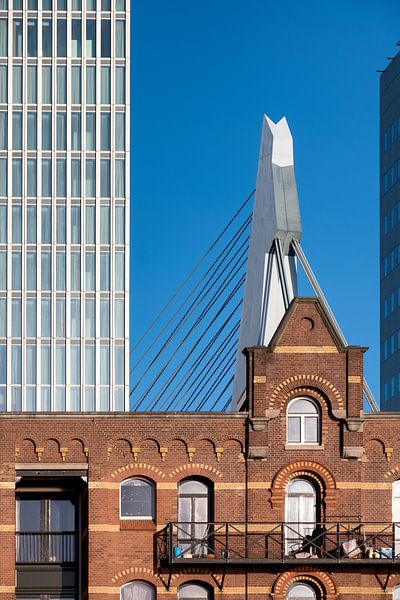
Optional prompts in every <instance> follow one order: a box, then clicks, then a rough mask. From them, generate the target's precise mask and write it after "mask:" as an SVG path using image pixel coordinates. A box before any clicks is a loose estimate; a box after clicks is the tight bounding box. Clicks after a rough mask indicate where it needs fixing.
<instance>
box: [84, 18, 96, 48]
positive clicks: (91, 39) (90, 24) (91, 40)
mask: <svg viewBox="0 0 400 600" xmlns="http://www.w3.org/2000/svg"><path fill="white" fill-rule="evenodd" d="M95 56H96V21H95V19H87V20H86V57H87V58H94V57H95Z"/></svg>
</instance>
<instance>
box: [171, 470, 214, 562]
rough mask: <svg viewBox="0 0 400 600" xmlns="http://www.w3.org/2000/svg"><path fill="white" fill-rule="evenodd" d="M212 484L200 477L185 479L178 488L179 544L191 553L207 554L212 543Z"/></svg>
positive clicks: (187, 553) (184, 554)
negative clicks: (210, 535)
mask: <svg viewBox="0 0 400 600" xmlns="http://www.w3.org/2000/svg"><path fill="white" fill-rule="evenodd" d="M210 489H211V486H210V484H209V483H207V482H205V481H202V480H200V479H185V480H183V481H181V482H180V484H179V490H178V520H179V529H178V544H179V546H180V547H181V548H182V549H183V550H184V553H183V557H185V556H186V557H188V555H189V554H195V555H197V556H202V555H203V554H207V552H208V546H209V543H210V537H209V534H210V531H211V526H210V522H211V521H212V516H211V508H212V507H211V493H210Z"/></svg>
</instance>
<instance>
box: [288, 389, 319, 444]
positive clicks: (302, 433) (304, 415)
mask: <svg viewBox="0 0 400 600" xmlns="http://www.w3.org/2000/svg"><path fill="white" fill-rule="evenodd" d="M298 400H304V401H306V402H309V403H310V404H312V405H313V406H314V407H315V409H316V418H317V441H316V442H309V441H306V440H305V421H306V419H307V418H308V417H312V418H313V419H315V414H312V413H293V414H292V415H291V414H290V413H289V410H290V406H291V405H292V404H294V403H295V402H297V401H298ZM291 417H297V418H299V417H300V441H295V442H293V441H291V440H289V419H290V418H291ZM286 444H287V445H290V446H320V445H321V410H320V407H319V406H318V404H317V403H316V402H314V400H312V399H311V398H308V397H306V396H298V397H296V398H293V399H292V400H291V401H290V402H289V404H288V405H287V408H286Z"/></svg>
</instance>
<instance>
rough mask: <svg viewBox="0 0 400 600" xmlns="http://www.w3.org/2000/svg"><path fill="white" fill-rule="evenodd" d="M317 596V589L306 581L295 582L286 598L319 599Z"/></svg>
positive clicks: (294, 599)
mask: <svg viewBox="0 0 400 600" xmlns="http://www.w3.org/2000/svg"><path fill="white" fill-rule="evenodd" d="M317 598H318V596H317V594H316V592H315V590H314V589H313V588H312V587H311V586H310V585H306V584H305V583H295V584H294V585H292V586H290V588H289V590H288V592H287V594H286V600H305V599H308V600H317Z"/></svg>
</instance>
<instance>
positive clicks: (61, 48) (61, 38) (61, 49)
mask: <svg viewBox="0 0 400 600" xmlns="http://www.w3.org/2000/svg"><path fill="white" fill-rule="evenodd" d="M57 56H58V57H60V56H61V57H62V56H67V21H66V20H65V19H57Z"/></svg>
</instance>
